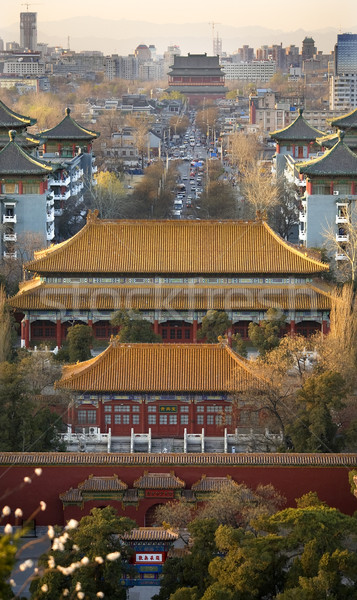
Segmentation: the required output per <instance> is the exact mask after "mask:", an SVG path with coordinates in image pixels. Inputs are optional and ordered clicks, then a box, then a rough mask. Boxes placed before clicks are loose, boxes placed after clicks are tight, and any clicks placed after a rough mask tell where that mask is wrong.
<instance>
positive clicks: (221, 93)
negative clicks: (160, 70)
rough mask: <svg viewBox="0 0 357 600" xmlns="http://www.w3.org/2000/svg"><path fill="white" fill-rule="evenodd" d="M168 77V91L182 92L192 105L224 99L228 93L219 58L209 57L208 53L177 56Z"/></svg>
mask: <svg viewBox="0 0 357 600" xmlns="http://www.w3.org/2000/svg"><path fill="white" fill-rule="evenodd" d="M168 77H169V87H168V88H167V90H166V91H167V92H168V93H170V92H180V93H181V94H184V95H185V96H187V98H188V99H189V102H190V103H192V104H197V103H198V102H203V101H204V100H207V101H209V100H217V99H219V98H224V97H225V94H226V92H227V88H226V87H225V86H224V73H223V71H222V67H221V66H220V64H219V57H218V56H207V54H206V53H205V54H188V56H179V55H175V56H174V64H173V65H172V67H171V71H170V72H169V74H168Z"/></svg>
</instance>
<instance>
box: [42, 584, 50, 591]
mask: <svg viewBox="0 0 357 600" xmlns="http://www.w3.org/2000/svg"><path fill="white" fill-rule="evenodd" d="M41 592H45V593H46V592H48V585H47V583H44V584H43V585H41Z"/></svg>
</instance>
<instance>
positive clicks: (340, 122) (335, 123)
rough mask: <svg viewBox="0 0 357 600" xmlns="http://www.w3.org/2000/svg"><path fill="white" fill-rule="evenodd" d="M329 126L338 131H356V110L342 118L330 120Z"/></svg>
mask: <svg viewBox="0 0 357 600" xmlns="http://www.w3.org/2000/svg"><path fill="white" fill-rule="evenodd" d="M330 124H331V125H332V127H338V128H339V129H355V130H356V131H357V108H355V109H354V110H351V112H349V113H347V114H346V115H343V116H342V117H337V118H336V119H330Z"/></svg>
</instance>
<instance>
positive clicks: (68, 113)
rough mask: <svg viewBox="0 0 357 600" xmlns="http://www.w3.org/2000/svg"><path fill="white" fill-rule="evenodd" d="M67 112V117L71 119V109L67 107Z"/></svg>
mask: <svg viewBox="0 0 357 600" xmlns="http://www.w3.org/2000/svg"><path fill="white" fill-rule="evenodd" d="M65 112H66V117H69V115H70V114H71V109H70V108H69V107H68V106H67V108H66V111H65Z"/></svg>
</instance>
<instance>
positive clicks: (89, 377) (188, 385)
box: [56, 339, 259, 393]
mask: <svg viewBox="0 0 357 600" xmlns="http://www.w3.org/2000/svg"><path fill="white" fill-rule="evenodd" d="M252 381H255V382H257V383H258V384H259V380H258V379H257V378H256V377H255V376H254V375H253V374H252V373H251V371H250V369H249V361H247V360H245V359H244V358H242V357H240V356H238V355H237V354H236V353H235V352H233V350H231V349H230V348H228V346H226V345H219V344H121V343H120V342H119V341H117V340H116V339H115V340H113V341H112V342H111V343H110V345H109V346H108V348H107V349H106V350H104V352H102V353H101V354H99V356H96V357H95V358H92V359H90V360H87V361H85V362H82V363H77V364H76V365H69V366H65V367H63V374H62V378H61V379H60V380H59V381H58V382H57V384H56V386H57V387H58V388H65V389H70V390H73V391H81V392H82V391H86V392H88V391H90V392H110V391H113V392H115V391H116V392H117V391H122V392H124V391H126V392H150V391H151V392H197V393H198V392H232V391H234V390H244V389H246V388H247V386H248V385H249V383H250V382H252Z"/></svg>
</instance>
